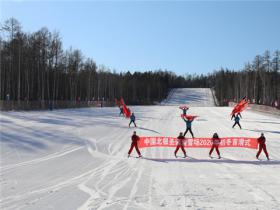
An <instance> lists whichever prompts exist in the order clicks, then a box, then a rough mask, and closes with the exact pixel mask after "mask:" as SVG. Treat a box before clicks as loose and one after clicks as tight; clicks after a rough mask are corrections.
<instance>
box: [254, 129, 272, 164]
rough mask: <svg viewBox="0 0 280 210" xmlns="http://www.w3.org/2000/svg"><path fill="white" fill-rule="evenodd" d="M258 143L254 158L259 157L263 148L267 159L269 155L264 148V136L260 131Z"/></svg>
mask: <svg viewBox="0 0 280 210" xmlns="http://www.w3.org/2000/svg"><path fill="white" fill-rule="evenodd" d="M258 143H259V151H258V153H257V155H256V158H257V159H259V156H260V154H261V152H262V150H263V151H264V153H265V155H266V158H267V160H269V155H268V152H267V150H266V144H265V137H264V134H263V133H261V136H260V137H259V138H258Z"/></svg>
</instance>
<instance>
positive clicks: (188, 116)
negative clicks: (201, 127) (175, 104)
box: [181, 114, 198, 120]
mask: <svg viewBox="0 0 280 210" xmlns="http://www.w3.org/2000/svg"><path fill="white" fill-rule="evenodd" d="M181 117H183V118H185V119H188V120H193V119H194V118H196V117H198V116H197V115H186V114H181Z"/></svg>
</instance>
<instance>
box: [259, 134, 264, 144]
mask: <svg viewBox="0 0 280 210" xmlns="http://www.w3.org/2000/svg"><path fill="white" fill-rule="evenodd" d="M258 142H259V144H265V137H264V136H261V137H259V138H258Z"/></svg>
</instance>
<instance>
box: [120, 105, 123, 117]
mask: <svg viewBox="0 0 280 210" xmlns="http://www.w3.org/2000/svg"><path fill="white" fill-rule="evenodd" d="M121 115H124V113H123V107H122V106H120V114H119V116H121Z"/></svg>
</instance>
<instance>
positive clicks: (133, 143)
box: [128, 142, 141, 156]
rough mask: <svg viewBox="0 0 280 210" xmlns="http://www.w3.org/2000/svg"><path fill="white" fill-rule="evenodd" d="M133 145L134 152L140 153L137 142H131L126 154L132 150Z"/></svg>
mask: <svg viewBox="0 0 280 210" xmlns="http://www.w3.org/2000/svg"><path fill="white" fill-rule="evenodd" d="M134 147H135V149H136V152H137V153H138V155H139V156H140V155H141V153H140V151H139V148H138V145H137V142H131V146H130V149H129V151H128V154H129V155H130V153H131V152H132V150H133V148H134Z"/></svg>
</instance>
